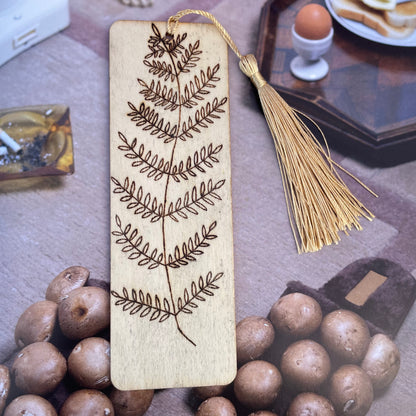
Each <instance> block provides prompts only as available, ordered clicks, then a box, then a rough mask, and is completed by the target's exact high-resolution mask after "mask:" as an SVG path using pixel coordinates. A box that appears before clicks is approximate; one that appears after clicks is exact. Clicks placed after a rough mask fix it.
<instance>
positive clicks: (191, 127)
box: [178, 97, 227, 141]
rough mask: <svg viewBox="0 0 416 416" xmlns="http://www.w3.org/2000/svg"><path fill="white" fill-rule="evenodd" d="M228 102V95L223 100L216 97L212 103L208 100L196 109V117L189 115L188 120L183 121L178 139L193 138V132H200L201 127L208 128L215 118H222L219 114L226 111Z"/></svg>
mask: <svg viewBox="0 0 416 416" xmlns="http://www.w3.org/2000/svg"><path fill="white" fill-rule="evenodd" d="M226 102H227V97H224V98H222V99H221V100H218V98H214V100H213V101H212V103H210V102H208V103H207V104H206V105H205V106H203V107H201V108H199V109H198V110H196V111H195V114H194V119H192V118H191V117H189V118H188V121H187V122H183V123H182V131H181V133H180V135H179V136H178V139H180V140H183V141H186V139H188V138H189V139H190V138H193V133H200V132H201V130H200V129H201V128H207V127H208V124H212V123H213V122H214V121H213V119H218V118H220V116H219V115H218V114H220V113H224V112H225V110H224V109H223V107H224V105H225V103H226Z"/></svg>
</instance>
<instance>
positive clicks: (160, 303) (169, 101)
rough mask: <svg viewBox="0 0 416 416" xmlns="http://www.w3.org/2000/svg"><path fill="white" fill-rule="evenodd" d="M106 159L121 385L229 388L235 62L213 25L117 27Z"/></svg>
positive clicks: (116, 372) (114, 354) (114, 357)
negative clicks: (231, 66)
mask: <svg viewBox="0 0 416 416" xmlns="http://www.w3.org/2000/svg"><path fill="white" fill-rule="evenodd" d="M110 159H111V375H112V381H113V383H114V385H115V386H116V387H117V388H119V389H122V390H135V389H156V388H157V389H158V388H168V387H190V386H203V385H222V384H228V383H230V382H231V381H232V380H233V378H234V377H235V372H236V346H235V311H234V270H233V239H232V206H231V166H230V129H229V99H228V56H227V45H226V43H225V42H224V41H223V39H222V37H221V35H220V34H219V33H218V31H217V29H216V28H215V27H214V25H211V24H191V23H183V24H182V23H181V24H180V25H179V26H178V30H177V31H176V32H175V34H174V35H173V36H166V22H156V23H152V22H140V21H119V22H116V23H114V24H113V26H112V27H111V30H110Z"/></svg>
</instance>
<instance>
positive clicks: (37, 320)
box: [14, 300, 58, 348]
mask: <svg viewBox="0 0 416 416" xmlns="http://www.w3.org/2000/svg"><path fill="white" fill-rule="evenodd" d="M57 317H58V305H57V304H56V303H55V302H52V301H50V300H41V301H39V302H36V303H34V304H32V305H30V306H29V307H28V308H27V309H26V310H25V311H24V312H23V313H22V315H20V318H19V320H18V321H17V324H16V328H15V330H14V339H15V342H16V345H17V346H18V347H19V348H23V347H25V346H26V345H29V344H32V343H34V342H41V341H50V340H51V338H52V335H53V332H54V329H55V324H56V321H57Z"/></svg>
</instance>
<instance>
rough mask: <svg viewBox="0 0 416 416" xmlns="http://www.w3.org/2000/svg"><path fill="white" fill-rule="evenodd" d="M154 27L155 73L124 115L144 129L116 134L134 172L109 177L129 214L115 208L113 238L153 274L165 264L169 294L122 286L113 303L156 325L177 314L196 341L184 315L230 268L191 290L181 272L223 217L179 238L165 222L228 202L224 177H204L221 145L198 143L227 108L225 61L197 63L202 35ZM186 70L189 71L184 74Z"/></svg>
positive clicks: (150, 56) (142, 82)
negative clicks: (186, 147)
mask: <svg viewBox="0 0 416 416" xmlns="http://www.w3.org/2000/svg"><path fill="white" fill-rule="evenodd" d="M151 29H152V34H151V35H150V36H149V38H148V41H147V46H148V48H149V53H147V54H146V55H145V57H144V59H143V65H144V67H145V68H146V69H147V71H148V74H150V77H151V79H150V80H148V79H147V78H146V79H144V78H138V79H137V83H138V94H139V96H140V97H141V102H138V103H135V102H134V100H128V101H127V109H128V111H127V112H126V116H127V118H128V119H129V120H130V122H132V123H134V125H135V126H136V127H137V128H138V130H139V131H140V134H138V135H137V137H134V138H131V139H129V138H128V137H126V135H125V134H124V133H123V132H121V131H119V132H118V138H119V140H120V142H119V144H118V146H117V149H118V150H119V151H120V152H121V153H122V155H123V157H124V158H125V159H127V160H128V162H127V163H128V165H129V166H130V169H131V172H132V175H133V176H131V175H128V176H124V177H121V178H120V177H116V176H115V175H113V176H111V182H112V186H113V189H112V192H113V194H115V197H116V198H117V199H118V201H119V203H120V204H119V207H122V208H124V209H125V211H126V213H127V212H128V213H129V218H130V220H124V219H123V217H124V216H125V215H123V214H122V213H117V214H115V216H114V226H113V229H112V236H113V238H114V241H115V245H116V246H117V247H119V248H120V251H121V253H122V254H123V255H124V256H125V258H126V259H127V260H128V261H134V262H135V263H136V264H137V267H139V268H141V267H145V268H147V269H148V270H150V271H151V273H150V272H149V273H150V274H149V276H150V277H152V276H153V273H155V269H158V270H159V272H157V273H156V274H155V275H154V276H155V277H154V278H161V277H163V278H164V279H165V281H166V286H167V289H168V292H169V295H168V296H166V295H164V296H162V295H160V294H151V293H149V292H145V291H143V290H142V289H137V288H131V289H128V288H126V287H122V289H121V291H118V290H116V289H114V290H112V292H111V295H112V297H113V298H114V300H115V306H117V307H120V308H121V310H122V311H123V312H126V313H128V314H129V315H134V316H137V317H139V318H146V319H149V320H150V321H155V322H158V323H163V322H165V321H168V320H172V319H173V320H174V322H175V324H176V328H177V330H178V332H179V334H180V335H182V336H183V337H184V338H185V339H186V340H187V341H189V342H190V343H191V344H193V345H196V343H195V342H194V340H192V339H191V338H190V337H188V336H187V335H186V334H185V331H184V330H183V329H182V326H181V322H180V319H179V318H180V316H182V315H191V314H192V313H193V312H194V311H195V310H196V309H197V308H198V307H199V306H200V305H201V303H202V302H205V301H206V300H208V298H210V297H212V296H214V295H215V293H216V291H218V290H219V289H220V286H219V280H220V279H221V278H222V277H223V275H224V273H223V272H219V273H216V274H214V273H213V272H212V271H208V272H207V274H206V276H205V277H202V276H200V277H199V278H198V279H196V280H195V281H192V282H191V284H190V286H189V287H185V288H184V285H185V286H187V285H186V283H185V282H183V283H182V282H181V279H180V278H181V276H183V275H182V274H180V273H179V274H177V273H178V271H179V269H181V268H182V267H186V266H188V265H189V264H190V263H194V262H196V261H198V258H200V257H201V256H204V255H206V254H207V253H206V252H207V250H209V247H210V246H211V245H212V244H214V240H215V239H217V238H218V233H217V231H218V230H217V224H218V223H217V221H216V220H212V217H211V220H210V221H209V222H208V223H206V221H205V220H204V218H203V221H202V222H204V224H201V221H199V225H195V228H194V229H197V230H198V231H197V232H194V234H193V235H189V236H187V237H185V238H183V241H182V242H181V243H180V244H177V243H173V242H172V241H170V240H171V239H172V238H173V235H172V234H168V233H167V229H168V228H167V227H168V223H169V222H170V224H171V225H169V227H170V228H169V229H170V230H171V229H172V226H175V227H176V225H175V224H179V223H180V222H181V221H191V220H192V218H194V219H195V220H194V221H196V220H197V219H198V218H200V217H201V216H202V217H204V215H202V214H204V213H206V212H208V211H209V210H211V209H214V207H215V206H216V205H217V204H219V203H220V202H221V201H222V195H221V192H222V188H223V186H224V184H225V182H226V181H225V179H224V178H213V177H212V176H209V177H204V176H205V175H207V174H208V172H212V171H215V167H216V166H218V165H220V155H221V151H222V149H223V146H222V145H221V144H219V145H214V144H213V143H212V142H211V143H202V144H198V142H197V139H198V136H199V135H200V134H201V133H202V131H203V130H204V129H209V128H210V126H211V125H213V124H214V123H215V122H216V120H218V119H219V118H221V116H222V115H223V114H224V113H225V111H226V103H227V97H217V96H212V97H211V95H213V91H215V88H216V86H217V84H218V82H219V81H220V80H221V77H220V73H221V68H220V64H218V63H215V64H214V65H208V66H207V67H206V68H205V69H197V64H198V61H199V60H200V57H201V55H202V54H203V51H202V50H201V43H200V41H199V40H196V41H193V42H189V41H188V35H187V34H186V33H183V34H178V35H176V36H175V37H173V36H171V37H169V36H162V35H161V33H160V31H159V29H158V28H157V26H156V25H155V24H152V26H151ZM192 71H194V73H192ZM184 74H187V75H186V77H185V78H183V77H182V76H183V75H184ZM138 137H140V140H139V138H138ZM191 139H192V140H194V142H195V147H197V148H196V149H194V150H193V151H192V152H191V153H190V154H188V155H185V156H182V159H180V158H179V155H178V154H177V153H178V152H177V150H178V147H179V146H180V145H181V143H184V142H187V141H188V140H191ZM154 140H156V141H158V142H159V141H161V143H162V146H163V147H164V149H166V151H163V152H158V151H156V150H154V149H152V143H155V142H153V141H154ZM159 143H160V142H159ZM158 148H160V145H159V147H158ZM150 149H151V150H150ZM162 153H163V154H162ZM200 176H201V178H200ZM143 179H147V182H146V181H144V180H143ZM191 180H192V183H190V182H189V187H188V189H186V190H182V195H180V196H177V197H176V198H175V197H173V198H172V195H174V194H175V192H173V193H172V191H171V189H174V188H173V187H174V186H176V185H178V184H179V183H180V182H183V181H191ZM155 182H156V183H157V184H158V185H157V186H159V187H160V188H158V191H159V192H157V193H154V192H153V191H154V190H155V189H154V186H156V185H155ZM152 183H153V185H152ZM185 183H187V182H185ZM159 184H160V185H159ZM175 184H176V185H175ZM152 186H153V188H152ZM181 189H183V188H181ZM160 191H162V192H160ZM156 194H157V195H158V196H156ZM176 194H177V193H176ZM161 195H162V196H161ZM120 209H121V208H120ZM132 215H133V216H132ZM132 218H137V219H138V220H140V221H145V222H147V224H150V225H147V227H149V226H151V227H160V236H161V237H160V241H159V242H157V241H156V242H155V241H153V240H151V239H149V238H147V237H146V236H145V235H144V233H143V231H142V230H145V229H146V227H144V226H141V224H140V223H137V224H136V222H135V221H132ZM133 222H134V223H133ZM143 224H144V223H143ZM178 227H180V225H178ZM188 228H189V227H188ZM152 235H154V234H152ZM188 281H189V279H188ZM177 293H180V295H179V296H178V294H177Z"/></svg>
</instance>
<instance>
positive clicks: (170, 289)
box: [162, 38, 196, 346]
mask: <svg viewBox="0 0 416 416" xmlns="http://www.w3.org/2000/svg"><path fill="white" fill-rule="evenodd" d="M162 43H163V45H164V47H165V48H166V50H167V51H168V55H169V58H170V60H171V62H172V67H173V68H174V71H175V79H176V85H177V88H178V91H177V92H178V97H180V96H181V84H180V82H179V74H178V70H177V68H176V64H175V61H174V59H173V56H172V54H171V53H170V51H169V47H168V46H167V45H166V44H165V39H164V38H162ZM181 119H182V108H181V107H179V108H178V126H180V125H181ZM178 130H179V129H178ZM178 130H177V131H176V133H175V139H174V141H173V146H172V152H171V155H170V162H169V170H171V169H172V165H173V159H174V156H175V149H176V145H177V143H178ZM170 178H171V175H170V174H169V175H168V176H167V178H166V185H165V193H164V201H163V212H166V208H167V204H168V189H169V182H170ZM162 236H163V256H164V259H165V264H166V265H165V272H166V280H167V283H168V287H169V295H170V300H171V303H172V306H173V314H174V317H175V322H176V328H177V330H178V331H179V333H180V334H181V335H182V336H183V337H184V338H185V339H186V340H187V341H189V342H190V343H191V344H192V345H193V346H196V344H195V343H194V342H193V341H192V340H191V339H190V338H189V337H188V336H187V335H186V334H185V333H184V332H183V330H182V328H181V326H180V323H179V320H178V315H177V313H176V305H175V299H174V296H173V290H172V284H171V281H170V274H169V267H168V265H167V263H168V261H167V260H168V259H167V252H166V217H165V216H163V217H162Z"/></svg>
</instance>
